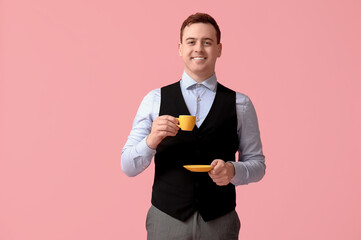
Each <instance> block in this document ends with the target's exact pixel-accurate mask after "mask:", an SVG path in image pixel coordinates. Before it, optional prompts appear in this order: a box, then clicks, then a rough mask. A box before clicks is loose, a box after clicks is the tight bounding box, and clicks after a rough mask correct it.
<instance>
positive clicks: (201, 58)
mask: <svg viewBox="0 0 361 240" xmlns="http://www.w3.org/2000/svg"><path fill="white" fill-rule="evenodd" d="M191 59H193V60H197V61H200V60H206V59H207V58H206V57H192V58H191Z"/></svg>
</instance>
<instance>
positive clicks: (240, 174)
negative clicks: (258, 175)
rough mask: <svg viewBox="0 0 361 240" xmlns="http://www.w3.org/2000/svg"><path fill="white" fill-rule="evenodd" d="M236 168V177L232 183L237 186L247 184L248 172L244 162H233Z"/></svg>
mask: <svg viewBox="0 0 361 240" xmlns="http://www.w3.org/2000/svg"><path fill="white" fill-rule="evenodd" d="M231 163H232V164H233V166H234V177H233V178H232V180H231V183H232V184H233V185H235V186H238V185H243V184H247V179H248V170H247V168H246V167H245V166H244V165H243V164H242V162H231Z"/></svg>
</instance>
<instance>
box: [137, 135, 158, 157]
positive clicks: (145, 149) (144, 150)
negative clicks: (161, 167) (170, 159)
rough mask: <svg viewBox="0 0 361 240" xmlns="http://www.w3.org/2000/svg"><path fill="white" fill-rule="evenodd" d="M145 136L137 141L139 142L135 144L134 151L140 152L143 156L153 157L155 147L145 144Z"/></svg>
mask: <svg viewBox="0 0 361 240" xmlns="http://www.w3.org/2000/svg"><path fill="white" fill-rule="evenodd" d="M146 140H147V138H144V139H143V140H142V141H140V142H139V144H137V146H136V147H135V151H136V152H137V153H141V154H142V155H144V156H151V157H153V156H154V155H155V153H156V150H155V149H152V148H150V147H149V146H148V145H147V142H146Z"/></svg>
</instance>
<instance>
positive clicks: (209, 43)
mask: <svg viewBox="0 0 361 240" xmlns="http://www.w3.org/2000/svg"><path fill="white" fill-rule="evenodd" d="M203 44H204V45H211V44H212V43H211V42H210V41H205V42H204V43H203Z"/></svg>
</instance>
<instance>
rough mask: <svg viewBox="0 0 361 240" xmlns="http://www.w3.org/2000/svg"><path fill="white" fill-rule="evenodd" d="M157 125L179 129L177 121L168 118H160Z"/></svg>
mask: <svg viewBox="0 0 361 240" xmlns="http://www.w3.org/2000/svg"><path fill="white" fill-rule="evenodd" d="M155 125H156V126H168V127H170V128H172V129H174V130H177V131H178V130H179V127H178V126H177V124H176V123H174V122H172V121H170V120H168V119H158V120H157V122H155Z"/></svg>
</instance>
